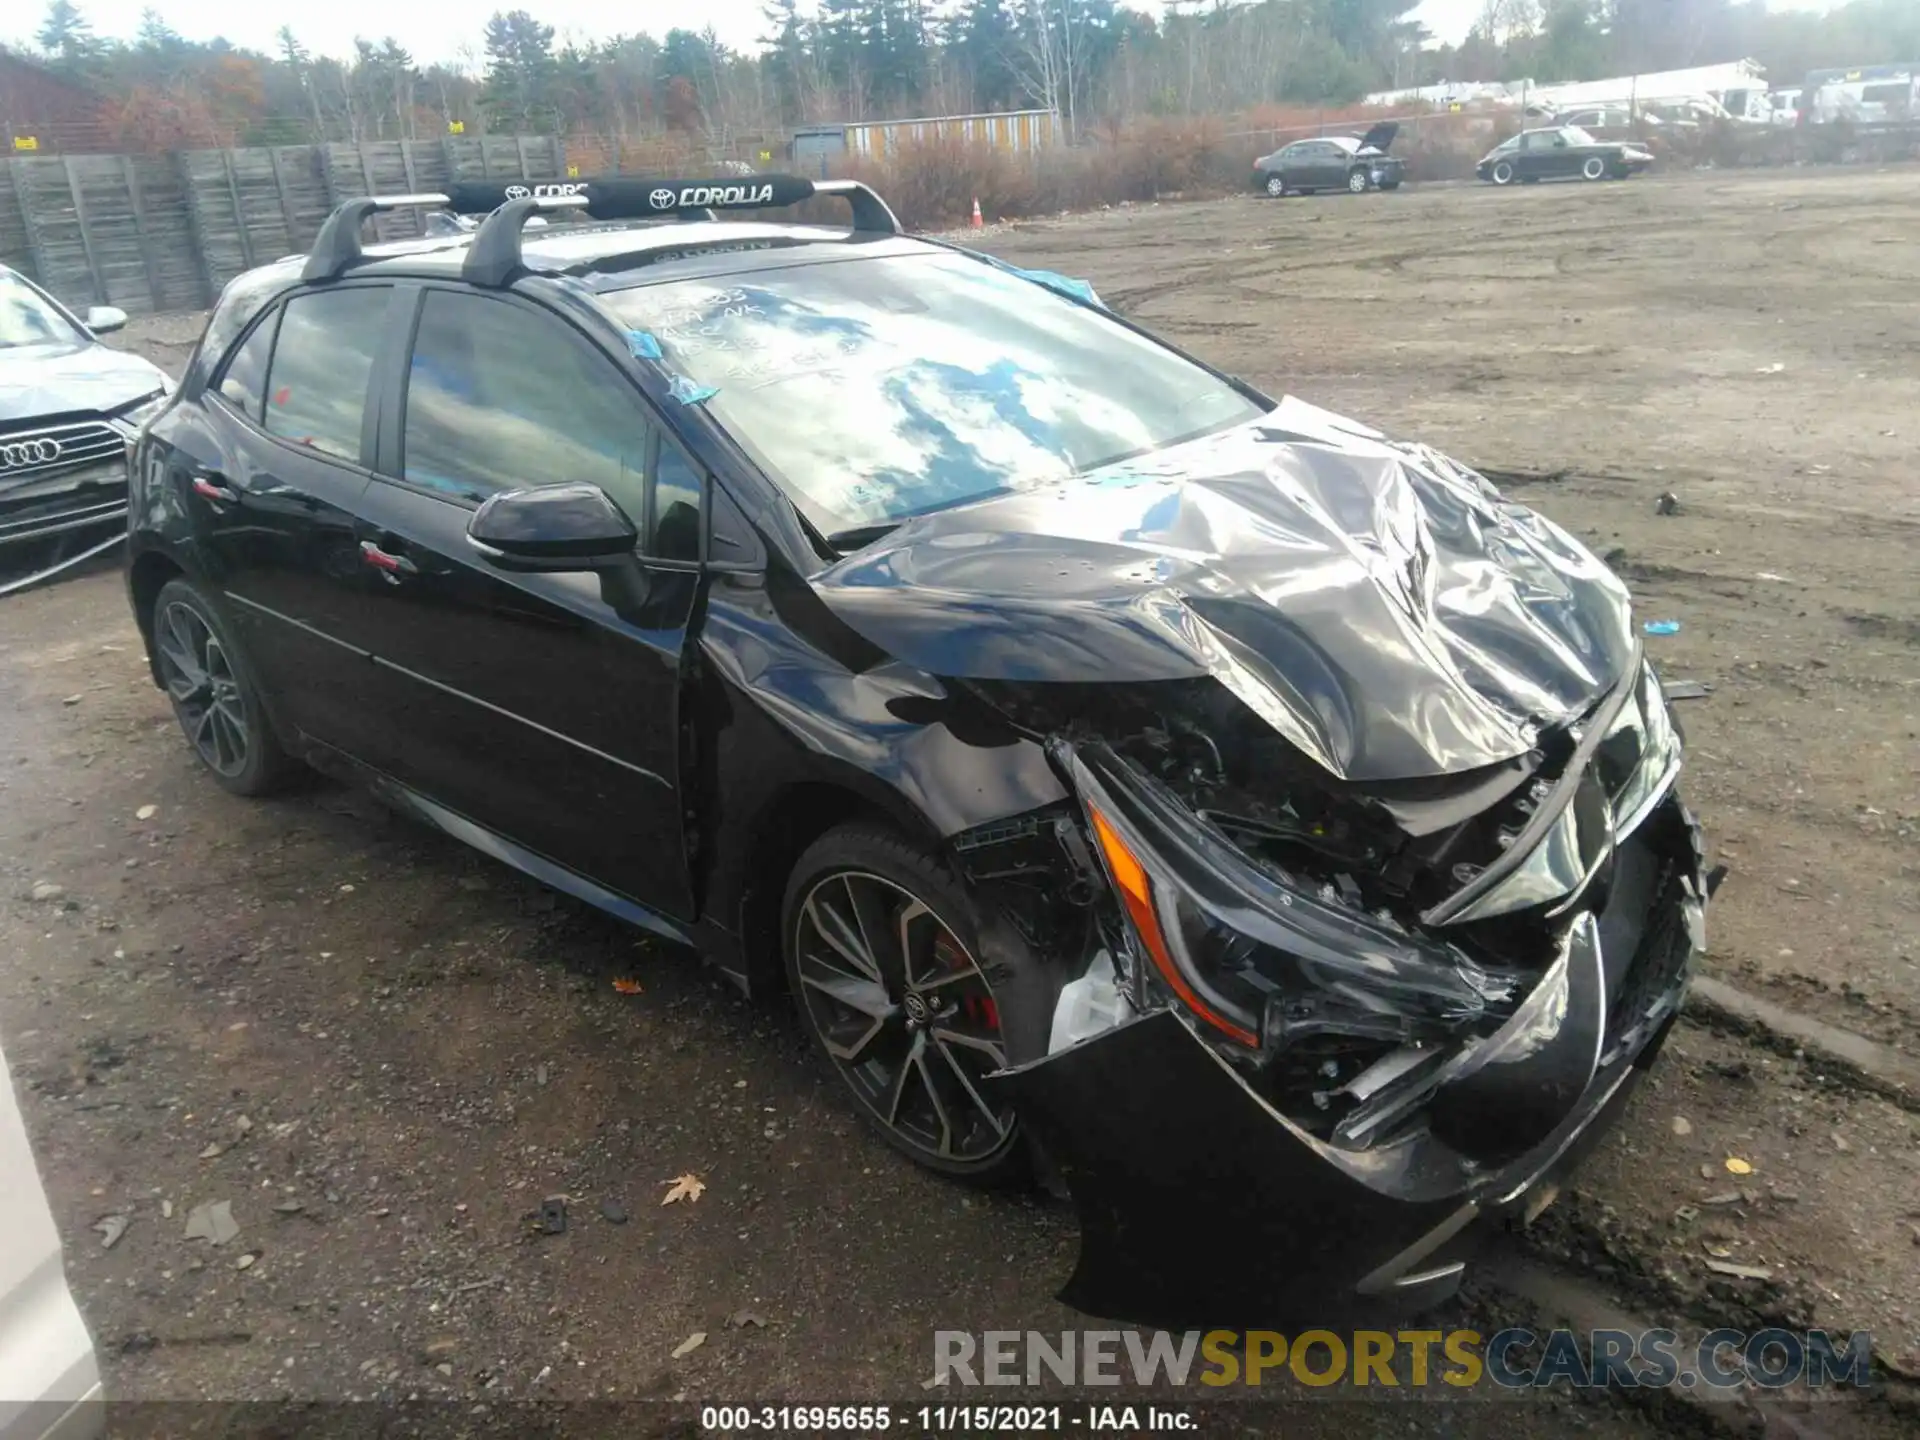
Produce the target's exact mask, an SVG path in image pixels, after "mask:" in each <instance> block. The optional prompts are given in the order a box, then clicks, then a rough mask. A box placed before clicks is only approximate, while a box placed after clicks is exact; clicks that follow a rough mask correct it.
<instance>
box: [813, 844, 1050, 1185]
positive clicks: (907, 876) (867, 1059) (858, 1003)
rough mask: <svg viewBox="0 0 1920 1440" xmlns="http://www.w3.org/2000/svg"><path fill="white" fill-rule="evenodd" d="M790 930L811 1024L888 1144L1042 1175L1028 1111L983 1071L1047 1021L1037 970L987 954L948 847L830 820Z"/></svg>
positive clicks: (974, 1173)
mask: <svg viewBox="0 0 1920 1440" xmlns="http://www.w3.org/2000/svg"><path fill="white" fill-rule="evenodd" d="M780 935H781V950H782V952H783V955H784V958H785V961H786V970H787V983H788V986H789V987H790V988H791V989H792V991H793V998H794V1005H795V1008H797V1009H798V1010H799V1012H800V1022H801V1024H802V1026H803V1027H804V1028H805V1029H806V1031H807V1034H808V1036H809V1037H810V1038H811V1039H812V1041H813V1044H814V1047H815V1048H816V1049H817V1050H818V1051H819V1052H820V1053H821V1055H822V1056H823V1057H824V1058H825V1059H826V1061H827V1063H828V1064H829V1065H830V1066H831V1067H832V1068H833V1070H834V1072H835V1073H836V1074H837V1075H839V1077H840V1079H841V1082H842V1083H843V1084H844V1085H846V1087H847V1088H848V1090H849V1091H851V1092H852V1095H853V1098H854V1100H855V1101H856V1102H857V1103H858V1104H859V1106H860V1109H861V1110H862V1111H863V1112H864V1113H865V1115H866V1117H867V1119H868V1121H869V1123H871V1124H873V1125H874V1126H876V1127H877V1128H878V1129H879V1131H880V1134H881V1136H882V1138H884V1139H885V1140H886V1141H887V1143H888V1144H890V1145H892V1146H893V1147H894V1148H895V1149H896V1150H899V1151H900V1152H901V1153H902V1154H904V1155H906V1156H908V1157H909V1158H910V1159H912V1160H914V1161H916V1162H917V1163H919V1164H920V1165H922V1166H924V1167H926V1168H927V1169H929V1170H932V1171H934V1172H936V1173H937V1174H940V1175H944V1176H947V1177H948V1178H950V1179H954V1180H960V1181H964V1182H966V1183H968V1184H972V1185H980V1186H1001V1185H1008V1184H1012V1183H1015V1182H1017V1181H1020V1180H1024V1179H1026V1178H1027V1177H1028V1176H1029V1175H1030V1173H1031V1170H1030V1165H1029V1159H1028V1154H1027V1147H1026V1143H1025V1139H1024V1137H1023V1136H1022V1134H1021V1131H1020V1126H1019V1120H1018V1117H1017V1116H1016V1115H1015V1114H1014V1112H1013V1109H1012V1107H1011V1105H1010V1104H1009V1103H1008V1102H1007V1101H1006V1100H1005V1099H1004V1098H1002V1097H1000V1096H998V1095H996V1094H994V1093H993V1092H992V1091H991V1089H990V1087H985V1086H983V1085H981V1084H980V1083H979V1082H980V1080H981V1079H982V1078H983V1077H984V1076H985V1075H986V1074H988V1073H989V1072H991V1071H993V1070H997V1069H1001V1068H1003V1067H1004V1066H1005V1065H1006V1064H1007V1063H1008V1051H1009V1037H1010V1036H1015V1035H1016V1034H1021V1033H1024V1032H1026V1031H1029V1030H1032V1029H1033V1027H1034V1024H1035V1017H1034V1016H1031V1015H1028V1014H1026V1013H1024V1012H1025V1010H1027V1009H1031V1008H1036V1007H1034V1005H1033V1002H1032V998H1031V997H1032V996H1033V994H1034V988H1033V986H1032V984H1031V983H1030V982H1031V980H1032V978H1033V976H1031V975H1028V976H1022V975H1021V974H1018V973H1014V972H1013V971H1012V970H1010V969H1009V968H1008V967H1007V966H1005V965H1004V964H1002V965H999V966H995V965H993V964H990V963H987V962H984V961H983V960H982V958H981V955H982V952H981V946H980V934H979V925H978V921H977V919H976V909H975V905H974V902H973V900H972V897H971V896H970V895H969V894H968V892H967V890H966V887H965V886H964V885H963V884H962V883H961V881H960V880H959V878H958V877H957V876H956V875H954V873H953V872H952V871H951V870H950V869H948V867H947V866H946V864H945V863H944V862H943V861H942V860H940V859H939V858H938V857H937V856H936V855H935V854H934V853H933V852H932V851H931V850H929V849H928V848H926V847H924V846H922V845H920V844H917V843H915V842H914V841H912V840H909V839H907V838H906V837H905V836H903V835H901V834H899V833H897V832H896V831H893V830H890V829H887V828H885V827H884V826H881V825H877V824H873V823H864V822H855V823H853V824H848V825H842V826H840V827H838V828H837V829H834V830H830V831H828V832H827V833H826V834H825V835H823V836H821V837H820V839H818V840H816V841H815V842H814V843H813V844H812V845H810V846H808V847H807V850H806V852H805V853H804V854H802V855H801V857H800V860H799V862H798V863H797V864H796V865H795V866H794V868H793V874H792V875H791V876H790V877H789V878H788V880H787V892H786V899H785V901H784V903H783V905H782V910H781V927H780ZM1004 948H1005V947H1002V949H1003V950H1004ZM1030 958H1031V957H1028V956H1027V955H1026V954H1025V952H1024V951H1022V953H1021V956H1020V959H1021V960H1022V962H1023V966H1024V964H1025V963H1026V962H1027V961H1028V960H1029V959H1030ZM1033 969H1034V971H1035V973H1037V971H1038V966H1037V962H1036V963H1035V964H1034V965H1033ZM1041 1023H1044V1020H1043V1021H1042V1022H1041ZM1029 1043H1030V1042H1029ZM1024 1048H1027V1047H1026V1046H1023V1045H1020V1044H1018V1043H1015V1044H1014V1046H1013V1049H1014V1052H1015V1059H1016V1062H1017V1060H1018V1058H1019V1052H1020V1051H1021V1050H1022V1049H1024ZM1042 1053H1044V1042H1042Z"/></svg>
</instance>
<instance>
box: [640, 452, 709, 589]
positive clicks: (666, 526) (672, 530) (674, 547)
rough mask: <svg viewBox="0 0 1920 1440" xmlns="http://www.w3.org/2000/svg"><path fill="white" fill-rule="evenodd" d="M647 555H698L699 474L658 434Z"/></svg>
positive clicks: (675, 557)
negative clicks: (658, 456) (658, 448)
mask: <svg viewBox="0 0 1920 1440" xmlns="http://www.w3.org/2000/svg"><path fill="white" fill-rule="evenodd" d="M647 553H648V554H649V555H653V556H657V557H658V558H659V559H662V560H698V559H699V558H700V475H699V472H698V471H696V470H695V469H694V468H693V466H691V465H689V464H688V463H687V460H686V457H685V456H683V455H682V454H681V453H680V452H679V451H678V450H676V449H675V448H674V446H673V443H672V442H671V441H669V440H667V439H666V438H664V437H662V439H661V441H660V458H659V461H658V463H657V464H656V465H655V467H654V475H653V544H652V545H651V546H649V547H648V548H647Z"/></svg>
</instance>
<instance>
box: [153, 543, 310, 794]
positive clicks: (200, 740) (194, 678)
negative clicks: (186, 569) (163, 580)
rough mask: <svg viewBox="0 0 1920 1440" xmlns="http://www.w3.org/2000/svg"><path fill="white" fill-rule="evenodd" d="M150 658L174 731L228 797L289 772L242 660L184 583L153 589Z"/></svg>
mask: <svg viewBox="0 0 1920 1440" xmlns="http://www.w3.org/2000/svg"><path fill="white" fill-rule="evenodd" d="M153 655H154V663H155V665H156V666H157V667H158V669H159V672H160V683H161V684H162V685H163V686H165V687H166V691H167V698H168V699H169V700H170V701H172V702H173V713H174V715H175V717H176V718H177V719H178V720H179V721H180V729H181V731H182V732H183V733H184V734H185V735H186V737H187V742H188V743H189V744H191V745H192V746H193V749H194V753H195V754H196V755H198V756H199V757H200V762H201V763H202V764H203V765H205V766H206V767H207V769H208V770H210V771H212V772H213V777H214V779H215V780H217V781H218V782H219V783H220V784H221V785H222V786H223V787H224V788H226V789H228V790H231V791H232V792H233V793H234V794H236V795H259V794H263V793H265V792H266V791H268V790H270V789H272V788H274V786H275V785H277V784H278V783H279V782H280V781H281V780H282V779H284V778H285V775H286V773H287V771H288V769H289V768H290V766H291V762H290V761H289V760H288V759H287V756H286V754H285V752H284V751H282V750H281V748H280V744H279V741H278V740H277V739H276V737H275V736H274V734H273V732H272V730H271V728H270V727H269V726H268V725H267V722H266V717H265V714H264V713H263V711H262V710H261V707H260V701H259V697H258V695H257V694H256V693H255V691H254V688H253V684H252V682H251V680H250V679H249V672H248V670H247V666H246V661H245V659H244V658H243V657H242V656H241V655H240V653H239V650H238V647H236V646H235V645H234V643H233V642H232V640H231V639H230V638H229V637H228V634H227V630H226V627H225V626H224V625H223V624H222V623H221V621H220V619H219V617H218V615H217V613H216V612H215V610H214V608H213V606H212V605H211V604H210V603H209V602H208V601H207V599H206V597H205V596H203V595H202V594H201V593H200V592H199V591H198V590H197V589H195V588H194V587H193V585H191V584H190V583H189V582H187V581H185V580H170V581H168V582H167V584H165V585H164V586H162V587H161V590H160V594H159V596H158V598H157V599H156V600H155V601H154V606H153Z"/></svg>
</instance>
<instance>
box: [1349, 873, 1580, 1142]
mask: <svg viewBox="0 0 1920 1440" xmlns="http://www.w3.org/2000/svg"><path fill="white" fill-rule="evenodd" d="M1606 1032H1607V992H1606V980H1605V974H1604V971H1603V969H1602V965H1601V947H1600V927H1599V923H1598V922H1597V921H1596V920H1595V918H1594V916H1593V914H1592V912H1590V911H1589V912H1586V913H1583V914H1581V915H1580V916H1578V917H1577V918H1576V919H1575V920H1574V922H1573V924H1572V925H1570V926H1569V927H1568V928H1567V930H1566V932H1565V934H1563V935H1562V936H1561V937H1560V946H1559V950H1558V952H1557V953H1556V954H1555V956H1554V960H1553V964H1552V965H1551V966H1549V967H1548V969H1547V973H1546V974H1545V975H1543V976H1542V977H1541V978H1540V981H1539V983H1538V984H1537V985H1535V986H1534V988H1533V990H1532V992H1531V993H1530V994H1528V996H1527V997H1526V999H1525V1000H1523V1001H1522V1002H1521V1003H1520V1005H1519V1007H1518V1008H1517V1009H1515V1011H1514V1012H1513V1014H1512V1015H1511V1016H1510V1017H1509V1018H1508V1019H1507V1021H1506V1023H1505V1024H1504V1025H1502V1026H1501V1027H1500V1028H1499V1029H1498V1030H1496V1031H1495V1032H1494V1033H1493V1034H1491V1035H1489V1036H1487V1037H1486V1038H1485V1039H1481V1040H1475V1041H1472V1042H1470V1043H1469V1044H1467V1045H1466V1046H1465V1047H1464V1048H1462V1049H1459V1050H1457V1051H1455V1052H1454V1053H1453V1055H1452V1056H1451V1057H1449V1058H1448V1059H1447V1060H1446V1061H1445V1062H1444V1063H1442V1064H1440V1065H1437V1066H1435V1067H1434V1070H1433V1073H1432V1075H1431V1077H1430V1078H1429V1079H1428V1080H1426V1081H1424V1082H1423V1083H1421V1084H1419V1085H1414V1086H1406V1085H1394V1084H1391V1083H1389V1084H1385V1085H1382V1086H1380V1087H1378V1089H1377V1091H1376V1092H1375V1093H1376V1094H1377V1095H1378V1097H1379V1099H1378V1101H1377V1103H1363V1104H1361V1105H1359V1106H1356V1107H1355V1108H1354V1109H1353V1110H1352V1111H1350V1112H1348V1114H1347V1115H1345V1116H1344V1117H1343V1118H1342V1119H1341V1121H1340V1123H1339V1124H1338V1125H1336V1126H1335V1127H1334V1137H1335V1138H1336V1139H1337V1140H1339V1141H1341V1142H1343V1143H1345V1144H1348V1145H1364V1144H1366V1143H1367V1142H1368V1141H1369V1140H1370V1139H1371V1138H1372V1137H1373V1136H1375V1135H1378V1134H1382V1133H1385V1132H1386V1131H1388V1130H1390V1129H1391V1128H1392V1127H1393V1125H1394V1124H1395V1122H1397V1121H1399V1120H1402V1119H1404V1118H1405V1117H1406V1116H1408V1115H1410V1114H1411V1113H1412V1112H1413V1111H1415V1110H1417V1109H1419V1108H1421V1107H1422V1106H1425V1105H1428V1104H1429V1103H1433V1102H1438V1104H1439V1106H1440V1107H1442V1108H1443V1109H1444V1111H1449V1112H1452V1113H1451V1114H1450V1115H1449V1114H1445V1113H1436V1116H1435V1120H1436V1123H1437V1124H1440V1125H1441V1126H1442V1127H1443V1128H1458V1126H1459V1124H1460V1123H1462V1122H1465V1121H1467V1120H1468V1117H1483V1118H1481V1119H1480V1122H1479V1124H1477V1125H1474V1126H1473V1127H1472V1128H1474V1129H1476V1130H1478V1129H1482V1128H1485V1127H1487V1126H1489V1125H1494V1126H1497V1129H1498V1130H1499V1132H1500V1134H1499V1136H1498V1139H1497V1141H1496V1143H1497V1144H1498V1146H1499V1148H1501V1149H1517V1148H1525V1147H1526V1146H1527V1145H1531V1144H1533V1143H1535V1142H1536V1141H1537V1140H1539V1139H1541V1138H1543V1137H1544V1136H1546V1135H1548V1134H1550V1133H1552V1131H1553V1129H1554V1127H1555V1126H1557V1125H1558V1124H1559V1123H1560V1121H1561V1120H1562V1119H1563V1118H1564V1117H1565V1115H1566V1113H1567V1111H1568V1110H1570V1109H1571V1108H1572V1107H1573V1104H1574V1102H1575V1101H1576V1100H1577V1099H1578V1098H1579V1096H1580V1095H1581V1093H1582V1092H1583V1091H1585V1089H1586V1088H1587V1084H1588V1082H1589V1081H1590V1080H1592V1079H1593V1076H1594V1073H1595V1072H1596V1071H1597V1070H1598V1069H1599V1066H1600V1053H1601V1044H1602V1041H1603V1040H1604V1038H1605V1036H1606ZM1387 1058H1388V1059H1392V1057H1391V1056H1389V1057H1387ZM1381 1063H1383V1064H1384V1063H1385V1062H1384V1061H1383V1062H1381ZM1376 1068H1377V1067H1376ZM1365 1078H1366V1076H1365V1074H1362V1075H1361V1076H1359V1077H1357V1080H1356V1083H1357V1081H1358V1080H1364V1079H1365ZM1442 1097H1444V1098H1442ZM1373 1099H1374V1097H1373V1096H1369V1100H1370V1101H1371V1100H1373ZM1487 1107H1497V1109H1498V1112H1499V1119H1498V1121H1497V1122H1495V1121H1491V1120H1489V1119H1486V1118H1484V1117H1485V1116H1486V1115H1487V1114H1488V1113H1489V1112H1488V1108H1487ZM1449 1119H1452V1120H1454V1121H1455V1124H1454V1125H1453V1126H1447V1125H1446V1121H1448V1120H1449ZM1462 1148H1469V1149H1471V1150H1473V1151H1475V1152H1476V1153H1484V1152H1485V1150H1486V1148H1487V1147H1486V1146H1485V1145H1484V1144H1482V1145H1474V1146H1467V1147H1462Z"/></svg>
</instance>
